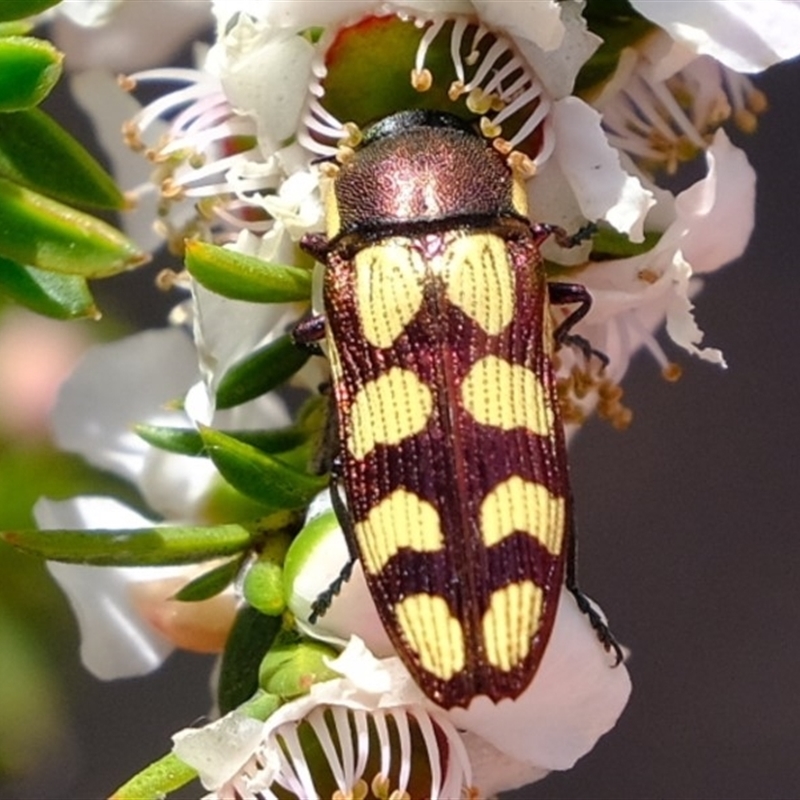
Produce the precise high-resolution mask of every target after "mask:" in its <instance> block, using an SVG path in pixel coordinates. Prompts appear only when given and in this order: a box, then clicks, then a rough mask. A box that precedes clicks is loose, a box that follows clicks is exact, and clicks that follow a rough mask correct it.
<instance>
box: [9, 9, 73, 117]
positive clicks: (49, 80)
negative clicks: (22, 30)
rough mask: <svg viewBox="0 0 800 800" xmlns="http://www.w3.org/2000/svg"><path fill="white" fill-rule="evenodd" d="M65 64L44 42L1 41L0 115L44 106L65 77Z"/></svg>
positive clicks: (16, 38)
mask: <svg viewBox="0 0 800 800" xmlns="http://www.w3.org/2000/svg"><path fill="white" fill-rule="evenodd" d="M3 2H8V0H3ZM0 14H2V11H0ZM63 60H64V56H63V54H62V53H59V52H58V50H56V49H55V47H53V45H51V44H50V42H46V41H44V40H43V39H34V38H32V37H29V36H5V37H3V38H0V111H19V110H20V109H23V108H31V107H33V106H36V105H38V104H39V103H41V102H42V100H44V98H45V97H47V95H48V94H50V90H51V89H52V88H53V87H54V86H55V85H56V83H57V82H58V79H59V78H60V77H61V62H62V61H63Z"/></svg>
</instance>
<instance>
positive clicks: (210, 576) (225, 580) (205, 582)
mask: <svg viewBox="0 0 800 800" xmlns="http://www.w3.org/2000/svg"><path fill="white" fill-rule="evenodd" d="M241 567H242V559H241V558H234V559H232V560H231V561H226V562H225V563H224V564H220V565H219V566H217V567H214V569H211V570H209V571H208V572H204V573H203V574H202V575H198V576H197V577H196V578H195V579H194V580H192V581H189V583H187V584H186V586H184V587H183V588H182V589H181V590H180V591H179V592H178V593H177V594H176V595H175V599H176V600H180V601H181V602H183V603H197V602H199V601H201V600H208V599H209V598H210V597H214V596H215V595H218V594H219V593H220V592H224V591H225V589H226V588H227V587H228V586H229V585H230V584H231V583H232V582H233V581H234V580H235V579H236V576H237V575H238V574H239V570H240V569H241Z"/></svg>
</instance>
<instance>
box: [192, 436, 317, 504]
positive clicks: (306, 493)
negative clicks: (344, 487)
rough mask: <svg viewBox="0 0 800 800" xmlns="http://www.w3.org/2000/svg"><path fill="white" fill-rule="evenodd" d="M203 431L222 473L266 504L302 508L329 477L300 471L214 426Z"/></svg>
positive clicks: (248, 494)
mask: <svg viewBox="0 0 800 800" xmlns="http://www.w3.org/2000/svg"><path fill="white" fill-rule="evenodd" d="M200 433H201V434H202V436H203V441H204V442H205V445H206V448H207V449H208V453H209V455H210V456H211V460H212V461H213V462H214V464H215V465H216V467H217V469H218V470H219V471H220V474H221V475H222V477H223V478H225V480H226V481H228V483H230V484H231V486H233V487H235V488H236V489H238V490H239V491H240V492H241V493H242V494H244V495H246V496H247V497H251V498H253V499H254V500H257V501H258V502H260V503H263V504H264V505H266V506H270V507H272V508H284V509H297V508H303V507H304V506H306V505H308V503H309V502H310V501H311V499H312V498H313V497H314V495H315V494H317V493H318V492H320V491H321V490H322V489H324V488H325V486H327V483H328V479H327V477H324V476H319V475H310V474H308V473H306V472H301V471H299V470H297V469H294V468H293V467H290V466H289V465H288V464H286V463H285V462H283V461H281V460H280V459H278V458H275V457H273V456H270V455H268V454H267V453H262V452H261V451H260V450H256V448H255V447H251V446H250V445H248V444H244V443H243V442H240V441H238V440H236V439H234V438H233V437H231V436H227V435H225V434H224V433H220V432H219V431H215V430H213V429H211V428H201V430H200Z"/></svg>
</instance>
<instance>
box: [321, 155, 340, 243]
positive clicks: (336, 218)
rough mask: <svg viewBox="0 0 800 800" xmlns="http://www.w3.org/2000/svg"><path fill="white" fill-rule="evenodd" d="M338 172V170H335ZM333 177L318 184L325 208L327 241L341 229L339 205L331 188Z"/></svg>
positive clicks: (328, 176)
mask: <svg viewBox="0 0 800 800" xmlns="http://www.w3.org/2000/svg"><path fill="white" fill-rule="evenodd" d="M337 172H338V168H337ZM334 177H335V173H334V175H332V176H331V175H326V176H325V178H324V180H322V181H321V182H320V189H321V192H322V198H323V201H324V208H325V233H326V234H327V235H328V238H329V239H333V237H334V236H336V234H337V233H339V230H340V229H341V227H342V218H341V216H340V215H339V203H338V201H337V200H336V192H335V191H334V188H333V179H334Z"/></svg>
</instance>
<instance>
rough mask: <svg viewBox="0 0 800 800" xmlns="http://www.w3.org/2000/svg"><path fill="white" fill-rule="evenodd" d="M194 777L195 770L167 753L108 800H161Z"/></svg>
mask: <svg viewBox="0 0 800 800" xmlns="http://www.w3.org/2000/svg"><path fill="white" fill-rule="evenodd" d="M196 777H197V771H196V770H195V769H193V768H192V767H190V766H189V765H188V764H184V762H183V761H181V760H180V759H179V758H178V756H176V755H175V754H174V753H167V754H166V755H165V756H162V757H161V758H159V759H158V761H154V762H153V763H152V764H150V766H149V767H145V768H144V769H143V770H142V771H141V772H140V773H138V774H137V775H134V776H133V777H132V778H131V779H130V780H129V781H127V783H124V784H123V785H122V786H120V787H119V789H117V790H116V791H115V792H113V793H112V794H111V796H110V797H109V800H163V798H164V797H165V796H166V795H168V794H169V793H170V792H174V791H175V790H176V789H180V788H181V786H185V785H186V784H187V783H189V781H192V780H194V779H195V778H196Z"/></svg>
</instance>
